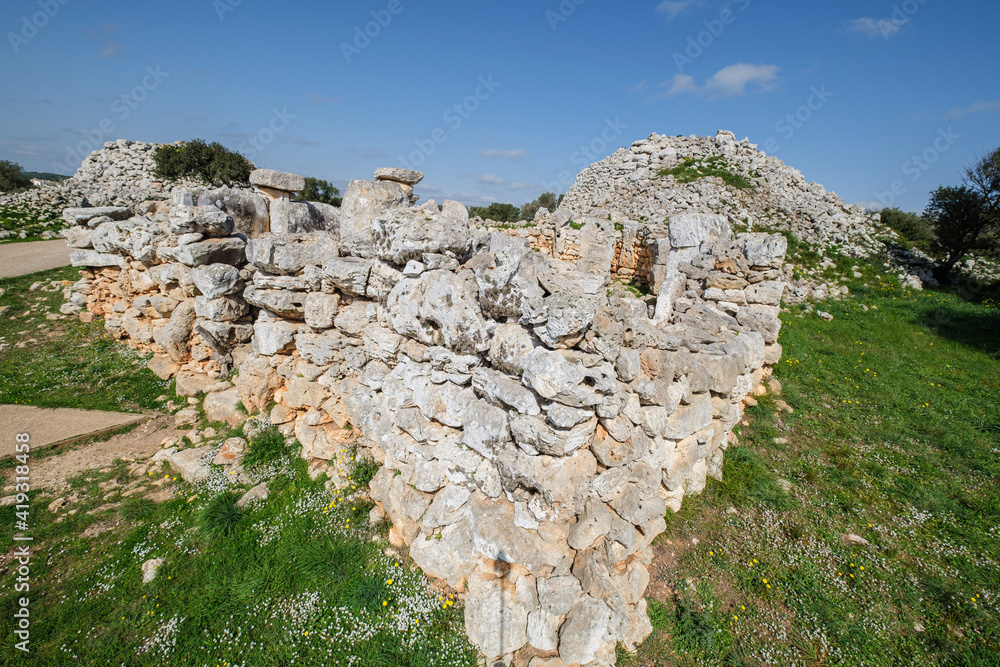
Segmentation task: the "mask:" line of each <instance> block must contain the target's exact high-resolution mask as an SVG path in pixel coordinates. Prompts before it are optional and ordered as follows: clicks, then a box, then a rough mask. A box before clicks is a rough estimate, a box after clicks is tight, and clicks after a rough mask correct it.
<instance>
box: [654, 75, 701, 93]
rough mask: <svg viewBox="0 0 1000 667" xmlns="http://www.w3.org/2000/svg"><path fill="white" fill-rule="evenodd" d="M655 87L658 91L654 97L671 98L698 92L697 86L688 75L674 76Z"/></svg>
mask: <svg viewBox="0 0 1000 667" xmlns="http://www.w3.org/2000/svg"><path fill="white" fill-rule="evenodd" d="M656 87H657V88H659V89H660V92H659V93H657V94H656V97H673V96H674V95H680V94H681V93H696V92H698V84H697V83H695V80H694V77H693V76H691V75H690V74H674V76H673V78H670V79H667V80H666V81H661V82H660V83H659V84H657V86H656Z"/></svg>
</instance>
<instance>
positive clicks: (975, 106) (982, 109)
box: [945, 100, 1000, 119]
mask: <svg viewBox="0 0 1000 667" xmlns="http://www.w3.org/2000/svg"><path fill="white" fill-rule="evenodd" d="M990 111H1000V100H979V101H978V102H973V103H972V104H970V105H969V106H967V107H955V108H954V109H952V110H951V111H949V112H948V113H947V114H945V115H946V116H947V117H948V118H952V119H954V118H961V117H962V116H968V115H969V114H973V113H988V112H990Z"/></svg>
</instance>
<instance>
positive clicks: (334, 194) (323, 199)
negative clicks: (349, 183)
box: [295, 176, 343, 206]
mask: <svg viewBox="0 0 1000 667" xmlns="http://www.w3.org/2000/svg"><path fill="white" fill-rule="evenodd" d="M295 199H296V201H312V202H319V203H320V204H329V205H330V206H340V203H341V202H342V201H343V198H342V197H341V196H340V188H336V187H334V186H333V185H331V184H330V183H328V182H327V181H321V180H320V179H318V178H313V177H312V176H307V177H306V189H305V190H303V191H302V192H300V193H299V194H298V196H297V197H296V198H295Z"/></svg>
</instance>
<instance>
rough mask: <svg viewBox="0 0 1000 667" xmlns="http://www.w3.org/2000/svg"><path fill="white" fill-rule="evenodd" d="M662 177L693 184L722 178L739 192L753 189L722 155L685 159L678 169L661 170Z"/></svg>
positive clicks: (659, 174) (659, 172)
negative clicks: (733, 170) (705, 179)
mask: <svg viewBox="0 0 1000 667" xmlns="http://www.w3.org/2000/svg"><path fill="white" fill-rule="evenodd" d="M657 175H658V176H660V177H665V176H673V177H674V178H675V179H677V182H678V183H693V182H694V181H700V180H701V179H703V178H712V177H716V178H721V179H722V180H723V181H724V182H725V183H726V185H730V186H732V187H734V188H736V189H737V190H746V189H748V188H752V187H753V184H751V183H750V181H748V180H747V179H746V178H745V177H744V176H741V175H740V174H735V173H733V172H732V171H731V170H730V169H729V163H728V162H726V159H725V158H724V157H722V156H721V155H715V156H713V157H710V158H705V159H702V158H699V159H694V158H684V161H683V162H681V164H679V165H677V166H676V167H672V168H670V169H661V170H660V171H658V172H657Z"/></svg>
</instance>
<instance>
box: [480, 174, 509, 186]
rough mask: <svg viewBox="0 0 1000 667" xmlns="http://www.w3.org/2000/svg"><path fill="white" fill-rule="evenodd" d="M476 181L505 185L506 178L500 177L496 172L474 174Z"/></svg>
mask: <svg viewBox="0 0 1000 667" xmlns="http://www.w3.org/2000/svg"><path fill="white" fill-rule="evenodd" d="M475 178H476V182H477V183H482V184H483V185H505V184H506V183H507V179H505V178H501V177H499V176H497V175H496V174H476V176H475Z"/></svg>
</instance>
